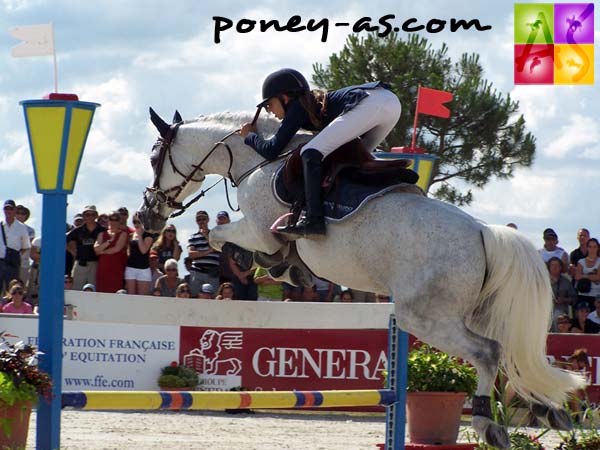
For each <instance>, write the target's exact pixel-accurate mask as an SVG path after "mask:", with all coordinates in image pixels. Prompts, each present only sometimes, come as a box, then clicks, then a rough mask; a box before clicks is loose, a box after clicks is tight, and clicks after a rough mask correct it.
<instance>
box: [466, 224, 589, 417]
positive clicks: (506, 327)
mask: <svg viewBox="0 0 600 450" xmlns="http://www.w3.org/2000/svg"><path fill="white" fill-rule="evenodd" d="M482 235H483V240H484V246H485V252H486V260H487V271H488V273H487V279H486V281H485V284H484V286H483V289H482V291H481V294H480V296H479V301H478V307H477V309H476V312H475V315H474V317H473V324H474V326H475V328H477V329H478V330H479V331H480V332H482V333H483V334H484V335H485V336H487V337H489V338H491V339H494V340H496V341H498V342H499V343H500V344H501V346H502V364H503V366H504V370H505V371H506V375H507V376H508V379H509V380H510V382H511V385H512V387H513V388H514V389H515V391H516V392H517V393H518V394H519V395H521V396H522V397H523V398H524V399H526V400H529V401H533V402H536V403H540V402H541V403H545V404H548V405H553V406H558V405H561V404H562V402H563V401H564V400H565V398H566V394H567V392H569V391H573V390H575V389H579V388H583V387H584V386H585V380H584V378H583V377H581V376H579V375H577V374H575V373H573V372H567V371H565V370H561V369H558V368H556V367H553V366H551V365H550V363H549V362H548V360H547V359H546V339H547V334H548V328H549V325H550V320H551V316H552V289H551V286H550V278H549V275H548V270H547V269H546V266H545V264H544V262H543V260H542V258H541V257H540V255H539V253H538V251H537V250H536V249H535V247H534V246H533V244H531V242H529V240H527V238H526V237H525V236H523V235H522V234H521V233H518V232H516V231H515V230H512V229H511V228H509V227H504V226H492V225H489V226H488V225H485V226H483V227H482Z"/></svg>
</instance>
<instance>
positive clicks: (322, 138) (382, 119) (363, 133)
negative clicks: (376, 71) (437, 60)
mask: <svg viewBox="0 0 600 450" xmlns="http://www.w3.org/2000/svg"><path fill="white" fill-rule="evenodd" d="M366 92H367V94H369V95H368V97H366V98H364V99H363V100H362V101H361V102H360V103H359V104H358V105H356V106H355V107H354V108H353V109H351V110H350V111H348V112H346V113H344V114H341V115H339V116H338V117H336V118H335V119H334V120H333V121H332V122H331V123H330V124H329V125H327V126H326V127H325V128H323V130H321V132H320V133H319V134H317V135H316V136H315V137H314V138H312V139H311V140H310V141H309V142H308V143H306V144H305V145H304V147H302V152H303V151H304V150H307V149H309V148H312V149H315V150H318V151H319V152H320V153H322V154H323V157H325V156H327V155H329V154H330V153H332V152H333V151H334V150H337V149H338V148H339V147H341V146H342V145H343V144H345V143H346V142H349V141H351V140H352V139H354V138H357V137H360V138H361V139H362V141H363V144H364V145H365V147H366V148H367V150H368V151H370V152H372V151H373V150H375V148H376V147H377V145H378V144H379V143H381V141H383V140H384V139H385V137H386V136H387V135H388V133H389V132H390V131H392V128H394V126H395V125H396V122H398V119H399V118H400V112H401V110H402V108H401V105H400V100H398V97H396V94H394V93H393V92H391V91H388V90H387V89H384V88H381V87H379V88H377V89H372V90H366Z"/></svg>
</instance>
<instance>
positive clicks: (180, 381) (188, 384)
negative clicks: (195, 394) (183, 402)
mask: <svg viewBox="0 0 600 450" xmlns="http://www.w3.org/2000/svg"><path fill="white" fill-rule="evenodd" d="M199 383H200V379H199V377H198V373H197V372H196V371H195V370H194V369H190V368H189V367H185V366H180V365H177V363H174V364H173V363H172V364H171V365H169V366H166V367H163V369H162V370H161V375H160V377H158V386H159V387H160V388H161V389H167V388H191V389H194V388H195V387H196V386H198V384H199Z"/></svg>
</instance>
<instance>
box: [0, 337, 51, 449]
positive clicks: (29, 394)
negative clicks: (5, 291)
mask: <svg viewBox="0 0 600 450" xmlns="http://www.w3.org/2000/svg"><path fill="white" fill-rule="evenodd" d="M7 337H14V336H10V335H8V334H7V333H5V332H0V448H25V445H26V442H27V433H28V431H29V415H30V414H31V408H32V407H33V405H34V404H36V403H37V401H38V399H39V397H40V396H42V397H46V398H49V397H50V396H51V395H52V381H51V379H50V376H49V375H48V374H47V373H45V372H43V371H41V370H40V369H39V368H38V366H37V363H38V359H37V357H38V355H39V354H40V353H39V352H37V351H36V350H35V348H34V347H32V346H30V345H24V344H23V343H22V342H18V343H17V344H11V343H10V342H9V341H8V340H7V339H6V338H7Z"/></svg>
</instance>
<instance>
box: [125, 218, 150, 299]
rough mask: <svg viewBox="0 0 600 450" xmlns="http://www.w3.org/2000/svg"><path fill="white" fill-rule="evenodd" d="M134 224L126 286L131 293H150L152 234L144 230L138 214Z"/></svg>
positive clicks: (126, 272)
mask: <svg viewBox="0 0 600 450" xmlns="http://www.w3.org/2000/svg"><path fill="white" fill-rule="evenodd" d="M133 226H134V228H135V231H134V232H133V234H132V235H131V239H130V240H129V249H128V255H129V257H128V258H127V267H126V268H125V286H126V288H127V292H128V293H129V294H133V295H136V294H137V295H150V290H151V288H152V274H151V272H150V257H149V253H150V247H151V246H152V235H151V234H150V233H148V232H147V231H146V230H144V226H143V225H142V222H141V221H140V219H139V217H138V216H137V214H136V215H134V216H133Z"/></svg>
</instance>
